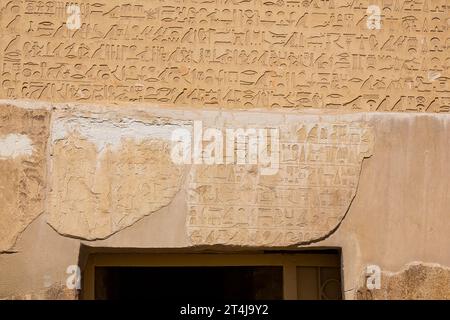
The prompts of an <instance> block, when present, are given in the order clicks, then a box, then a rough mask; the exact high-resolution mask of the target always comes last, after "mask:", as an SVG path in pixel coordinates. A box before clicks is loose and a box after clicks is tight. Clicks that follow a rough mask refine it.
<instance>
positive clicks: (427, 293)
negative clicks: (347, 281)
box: [356, 262, 450, 300]
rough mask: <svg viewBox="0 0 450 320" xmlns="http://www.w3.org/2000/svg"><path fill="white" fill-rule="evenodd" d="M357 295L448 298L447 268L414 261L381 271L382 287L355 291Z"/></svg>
mask: <svg viewBox="0 0 450 320" xmlns="http://www.w3.org/2000/svg"><path fill="white" fill-rule="evenodd" d="M356 298H357V299H364V300H366V299H368V300H372V299H373V300H387V299H388V300H411V299H415V300H417V299H426V300H432V299H441V300H449V299H450V268H448V267H444V266H441V265H438V264H427V263H420V262H414V263H411V264H408V265H407V266H406V267H405V268H404V269H403V270H401V271H399V272H395V273H394V272H386V271H383V272H382V273H381V288H380V289H374V290H368V289H367V288H366V287H365V286H363V287H362V288H360V289H359V290H358V292H357V296H356Z"/></svg>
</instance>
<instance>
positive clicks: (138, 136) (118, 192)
mask: <svg viewBox="0 0 450 320" xmlns="http://www.w3.org/2000/svg"><path fill="white" fill-rule="evenodd" d="M170 130H172V127H171V126H170V125H168V126H167V128H162V126H160V125H158V124H152V123H151V122H145V121H138V120H136V121H134V120H133V121H131V120H127V119H121V120H117V119H116V120H115V119H106V118H102V119H99V118H95V117H81V116H79V117H78V118H77V117H73V118H72V117H67V118H60V119H57V120H56V121H55V122H54V123H53V126H52V141H53V146H52V154H53V156H52V161H51V167H52V174H51V195H50V203H51V204H50V208H49V216H48V223H49V224H50V225H51V226H53V227H54V228H55V229H56V230H57V231H58V232H59V233H61V234H64V235H70V236H75V237H79V238H83V239H90V240H91V239H102V238H105V237H108V236H110V235H111V234H113V233H115V232H117V231H119V230H121V229H123V228H125V227H128V226H130V225H132V224H133V223H134V222H136V221H138V220H139V219H141V218H142V217H144V216H146V215H149V214H151V213H152V212H154V211H156V210H158V209H160V208H162V207H163V206H166V205H168V204H169V203H170V202H171V201H172V199H173V197H174V196H175V194H176V193H177V192H178V190H179V188H180V185H181V181H182V176H183V172H182V167H181V166H176V165H174V164H173V162H172V161H171V159H170V141H169V140H168V138H169V139H170ZM167 137H168V138H167Z"/></svg>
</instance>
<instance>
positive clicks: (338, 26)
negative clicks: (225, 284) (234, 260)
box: [0, 0, 450, 299]
mask: <svg viewBox="0 0 450 320" xmlns="http://www.w3.org/2000/svg"><path fill="white" fill-rule="evenodd" d="M449 52H450V3H449V2H448V1H446V0H420V1H373V3H372V2H368V1H354V2H349V1H344V0H335V1H298V2H295V1H294V2H292V1H291V2H285V1H278V2H261V1H251V2H245V3H228V2H224V1H216V2H214V3H212V2H208V1H200V2H198V1H191V0H186V1H183V2H182V3H181V2H179V1H175V0H167V1H160V2H158V3H155V4H151V3H150V2H148V1H141V0H136V1H132V2H131V3H128V2H126V1H122V0H112V1H100V2H98V3H94V2H89V1H80V2H79V3H70V4H69V3H64V2H52V1H50V2H48V3H47V4H46V5H43V4H42V3H41V2H39V1H33V0H12V1H3V0H1V1H0V61H1V66H0V74H1V77H0V79H1V84H0V99H1V100H0V173H1V177H2V178H1V179H0V202H1V203H2V206H1V207H0V298H12V299H16V298H24V299H76V298H77V297H78V293H77V292H76V290H75V291H74V290H69V289H67V288H66V286H65V283H66V278H67V273H66V270H67V267H68V266H70V265H77V264H80V263H81V262H82V258H81V257H80V256H79V255H80V245H86V246H89V247H93V248H97V247H98V248H103V249H105V248H106V249H111V248H122V249H127V248H134V249H136V248H137V249H152V248H159V249H167V250H171V249H174V248H177V249H180V248H181V249H183V250H186V251H188V252H189V250H203V249H205V250H211V251H214V250H219V249H220V250H222V249H223V248H225V249H226V250H236V252H238V251H240V250H247V251H252V250H261V249H265V250H272V249H273V250H275V249H276V250H292V249H318V248H341V249H342V264H343V270H342V276H343V280H344V283H343V294H344V297H345V298H346V299H449V298H450V293H449V292H450V279H449V271H448V267H449V266H450V238H449V234H450V212H449V209H448V208H450V194H449V190H450V182H449V181H450V170H448V163H449V160H450V139H448V137H449V136H450V115H449V112H450V86H449V83H450V81H449V80H450V75H449V67H450V57H449ZM175 136H176V137H177V138H178V139H179V140H176V139H174V137H175ZM186 137H187V138H186ZM242 137H244V138H242ZM241 138H242V139H241ZM240 139H241V140H240ZM183 141H184V142H186V141H188V142H189V143H187V144H185V145H183V144H180V143H182V142H183ZM230 141H231V144H229V142H230ZM179 146H184V147H186V148H185V149H183V148H184V147H182V148H181V149H180V148H179V149H176V147H179ZM174 150H178V151H182V152H181V153H182V154H183V157H182V160H184V161H182V162H179V161H178V162H177V161H175V160H174V155H177V154H174ZM186 155H187V156H186ZM178 156H179V154H178ZM196 252H197V251H196ZM50 262H51V263H50ZM370 265H376V266H379V267H380V268H381V271H382V273H381V287H380V288H376V289H374V290H369V289H367V287H366V283H365V281H366V276H367V275H366V268H367V266H370ZM81 267H82V266H81ZM362 274H363V276H362Z"/></svg>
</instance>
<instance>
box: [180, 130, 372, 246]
mask: <svg viewBox="0 0 450 320" xmlns="http://www.w3.org/2000/svg"><path fill="white" fill-rule="evenodd" d="M372 135H373V133H372V130H371V128H370V127H366V125H365V124H362V123H345V122H342V123H339V122H336V123H333V122H320V123H309V124H303V125H292V126H286V127H283V128H282V131H281V143H280V165H279V170H278V172H277V173H276V174H275V175H261V174H260V173H259V170H258V167H257V166H256V165H255V166H248V165H247V166H245V165H216V166H196V167H195V169H194V170H193V172H192V176H191V180H190V181H191V182H190V184H189V190H188V198H187V202H188V219H187V227H188V234H189V237H190V239H191V241H192V243H194V244H234V245H267V246H271V245H292V244H296V243H302V242H308V241H313V240H317V239H320V238H321V237H324V236H326V235H327V234H329V233H330V232H331V231H332V230H333V229H334V228H335V227H336V226H337V225H338V224H339V222H340V221H341V220H342V218H343V217H344V215H345V213H346V211H347V209H348V207H349V205H350V202H351V200H352V199H353V197H354V195H355V194H356V188H357V185H358V180H359V175H360V171H361V162H362V160H363V158H364V157H366V156H370V155H371V152H372V144H373V136H372ZM269 147H270V145H269Z"/></svg>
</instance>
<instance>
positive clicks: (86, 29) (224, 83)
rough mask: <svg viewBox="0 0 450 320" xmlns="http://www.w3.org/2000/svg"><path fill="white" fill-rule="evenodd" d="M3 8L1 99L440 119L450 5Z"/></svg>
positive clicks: (178, 2) (169, 0)
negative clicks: (419, 114) (417, 114)
mask: <svg viewBox="0 0 450 320" xmlns="http://www.w3.org/2000/svg"><path fill="white" fill-rule="evenodd" d="M1 3H2V7H1V10H2V11H1V12H2V13H1V15H2V39H3V40H7V41H2V43H3V44H2V48H3V49H2V51H4V52H3V54H4V55H3V59H2V73H3V75H2V79H4V81H3V85H2V95H3V97H7V96H8V95H9V96H12V95H13V92H15V94H16V95H18V96H20V97H22V98H31V99H44V100H56V101H74V100H80V101H139V102H150V103H157V104H172V105H173V104H175V105H184V106H200V107H202V106H218V107H224V108H234V107H239V108H253V107H288V108H293V107H296V108H324V109H338V110H366V111H424V112H448V111H449V105H450V89H449V74H448V72H449V64H450V58H449V56H448V51H449V46H450V35H449V28H450V19H449V8H450V0H411V1H409V0H356V1H352V0H327V1H324V0H304V1H300V0H298V1H297V0H289V1H287V0H279V1H262V0H250V1H225V0H216V1H209V0H158V1H156V0H154V1H142V0H134V1H125V0H111V1H105V0H102V1H76V2H63V1H38V0H22V1H18V0H12V1H6V0H2V2H1ZM71 6H72V7H71ZM73 6H75V8H74V7H73ZM74 21H78V22H79V26H77V23H74ZM377 21H378V22H377ZM5 46H6V48H5ZM18 61H20V63H19V62H18ZM15 63H17V64H15ZM19 76H20V79H21V83H20V85H17V84H18V83H14V81H17V80H16V79H15V78H17V77H19ZM14 85H17V87H16V88H14V87H15V86H14Z"/></svg>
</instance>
